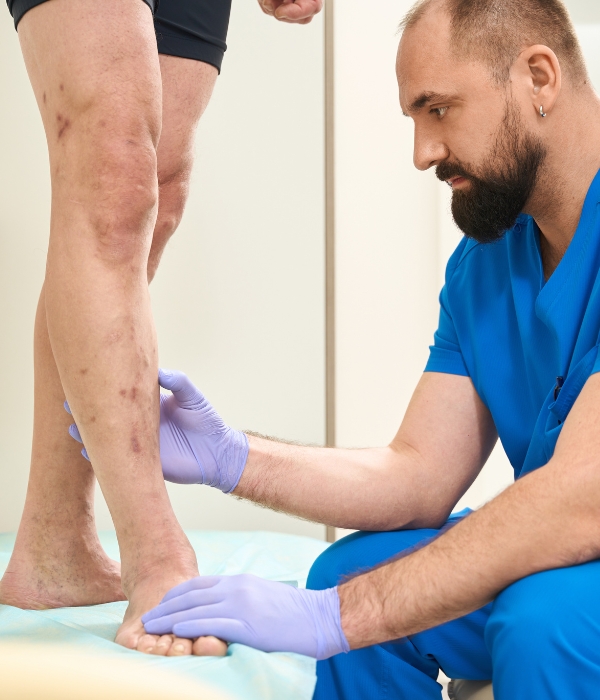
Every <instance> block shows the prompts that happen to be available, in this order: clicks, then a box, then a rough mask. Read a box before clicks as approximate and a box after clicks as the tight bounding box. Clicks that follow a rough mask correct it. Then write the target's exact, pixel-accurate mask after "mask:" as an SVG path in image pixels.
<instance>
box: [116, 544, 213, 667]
mask: <svg viewBox="0 0 600 700" xmlns="http://www.w3.org/2000/svg"><path fill="white" fill-rule="evenodd" d="M183 558H184V559H185V557H183ZM197 575H198V570H197V568H196V565H195V562H194V563H192V562H191V561H190V563H189V564H188V563H186V564H184V565H182V564H181V563H180V562H178V561H176V560H171V561H168V562H165V563H164V564H163V565H160V566H155V567H153V570H152V571H148V570H147V571H146V572H145V573H144V575H143V576H141V577H139V578H138V579H137V580H136V581H135V582H134V583H133V584H132V585H128V586H126V589H127V590H129V589H131V592H130V593H129V607H128V608H127V612H126V613H125V619H124V620H123V624H122V625H121V627H120V629H119V631H118V632H117V637H116V639H115V641H116V642H117V644H121V645H122V646H124V647H127V648H128V649H137V650H138V651H141V652H144V653H146V654H155V655H158V656H189V655H190V654H194V655H196V656H225V654H226V653H227V644H225V642H222V641H221V640H220V639H216V638H215V637H201V638H200V639H197V640H195V641H194V642H192V640H189V639H179V638H176V637H174V636H173V635H163V636H162V637H159V636H156V635H151V634H146V632H145V630H144V626H143V624H142V621H141V617H142V615H143V614H144V613H146V612H148V610H150V609H151V608H153V607H154V606H155V605H158V603H160V601H161V600H162V598H163V596H164V595H165V593H166V592H167V591H168V590H170V589H171V588H173V586H176V585H178V584H179V583H182V582H183V581H187V580H188V579H190V578H193V577H194V576H197Z"/></svg>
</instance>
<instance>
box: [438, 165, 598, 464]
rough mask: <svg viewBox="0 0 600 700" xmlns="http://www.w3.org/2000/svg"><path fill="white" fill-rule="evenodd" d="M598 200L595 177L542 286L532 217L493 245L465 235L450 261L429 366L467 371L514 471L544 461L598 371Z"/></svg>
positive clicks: (448, 370) (457, 371)
mask: <svg viewBox="0 0 600 700" xmlns="http://www.w3.org/2000/svg"><path fill="white" fill-rule="evenodd" d="M599 205H600V174H598V175H596V177H595V179H594V181H593V182H592V184H591V186H590V188H589V191H588V193H587V197H586V200H585V203H584V206H583V210H582V213H581V219H580V221H579V226H578V227H577V231H576V232H575V235H574V236H573V239H572V241H571V243H570V245H569V247H568V248H567V251H566V252H565V254H564V256H563V258H562V260H561V261H560V263H559V265H558V267H557V268H556V270H555V271H554V273H553V274H552V275H551V277H550V279H549V280H548V281H547V282H545V280H544V274H543V269H542V261H541V256H540V247H539V235H540V232H539V229H538V227H537V225H536V224H535V221H534V220H533V219H532V218H531V217H530V216H524V215H523V216H520V217H519V219H518V221H517V223H516V225H515V226H514V227H513V228H512V229H511V230H510V231H508V232H507V233H506V235H505V236H504V238H503V239H502V240H500V241H498V242H497V243H489V244H485V245H482V244H478V243H476V242H474V241H472V240H471V241H470V240H467V239H463V241H462V242H461V244H460V245H459V246H458V248H457V250H456V252H455V253H454V255H453V256H452V257H451V258H450V261H449V263H448V267H447V270H446V284H445V286H444V289H443V290H442V293H441V296H440V306H441V310H440V322H439V327H438V330H437V332H436V334H435V344H434V345H433V346H432V348H431V354H430V358H429V362H428V363H427V367H426V371H429V372H443V373H448V374H460V375H464V376H469V377H471V379H472V380H473V384H474V385H475V388H476V389H477V393H478V394H479V396H480V397H481V400H482V401H483V402H484V403H485V405H486V406H487V407H488V408H489V410H490V412H491V414H492V417H493V419H494V423H495V425H496V429H497V430H498V434H499V436H500V440H501V442H502V446H503V447H504V450H505V452H506V454H507V456H508V458H509V460H510V462H511V464H512V466H513V468H514V470H515V477H519V476H521V475H523V474H526V473H527V472H530V471H532V470H533V469H537V468H538V467H541V466H543V465H544V464H546V463H547V462H548V461H549V460H550V458H551V457H552V455H553V453H554V448H555V445H556V441H557V440H558V436H559V434H560V431H561V429H562V425H563V424H564V421H565V418H566V417H567V415H568V413H569V411H570V409H571V407H572V406H573V404H574V402H575V400H576V399H577V397H578V396H579V392H580V391H581V389H582V387H583V385H584V384H585V382H586V380H587V379H588V377H589V376H590V374H591V373H593V372H598V371H600V359H599V358H598V341H599V334H600V206H599ZM557 378H561V380H562V381H564V384H563V386H562V388H561V389H560V393H559V391H558V389H559V385H560V382H558V383H557ZM555 390H556V391H555Z"/></svg>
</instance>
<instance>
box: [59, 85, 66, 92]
mask: <svg viewBox="0 0 600 700" xmlns="http://www.w3.org/2000/svg"><path fill="white" fill-rule="evenodd" d="M60 91H61V92H64V91H65V86H64V85H63V84H62V83H61V84H60Z"/></svg>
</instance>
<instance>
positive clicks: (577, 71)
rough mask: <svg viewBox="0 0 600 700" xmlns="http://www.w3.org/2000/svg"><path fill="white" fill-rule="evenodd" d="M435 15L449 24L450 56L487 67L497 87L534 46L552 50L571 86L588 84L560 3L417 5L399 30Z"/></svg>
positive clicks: (429, 0) (485, 0) (442, 1)
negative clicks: (433, 13)
mask: <svg viewBox="0 0 600 700" xmlns="http://www.w3.org/2000/svg"><path fill="white" fill-rule="evenodd" d="M439 11H442V12H444V13H446V14H447V15H448V17H449V19H450V45H451V49H452V51H453V53H454V54H455V55H456V56H457V57H459V58H461V59H463V60H469V59H475V60H480V61H482V62H484V63H485V64H487V66H488V68H489V69H490V72H491V75H492V76H493V78H494V80H495V81H496V82H497V83H498V84H502V83H505V82H506V81H507V80H508V78H509V74H510V69H511V66H512V65H513V63H514V61H515V60H516V59H517V57H518V56H519V54H520V53H521V51H523V50H524V49H525V48H527V47H529V46H534V45H536V44H542V45H544V46H547V47H548V48H550V49H552V51H554V53H555V54H556V56H557V58H558V60H559V61H560V63H561V66H562V69H563V72H564V73H565V75H566V77H568V78H570V79H571V81H573V82H574V83H585V82H587V81H588V76H587V70H586V67H585V62H584V59H583V55H582V52H581V48H580V46H579V42H578V40H577V36H576V34H575V30H574V28H573V24H572V22H571V19H570V17H569V13H568V12H567V9H566V8H565V6H564V5H563V3H562V2H561V0H419V2H417V3H416V5H414V7H413V8H412V9H411V10H410V11H409V12H408V14H407V15H406V17H405V18H404V20H403V21H402V23H401V25H400V27H401V29H402V30H403V31H408V30H410V29H412V28H413V27H415V26H416V25H417V24H418V23H419V22H420V21H421V20H422V19H423V18H424V17H425V16H426V15H427V14H428V13H430V12H439Z"/></svg>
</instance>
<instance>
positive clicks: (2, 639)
mask: <svg viewBox="0 0 600 700" xmlns="http://www.w3.org/2000/svg"><path fill="white" fill-rule="evenodd" d="M188 536H189V538H190V541H191V543H192V545H193V547H194V549H195V550H196V554H197V556H198V563H199V566H200V571H201V573H202V574H237V573H253V574H256V575H257V576H262V577H264V578H267V579H271V580H276V581H290V580H294V581H298V583H299V584H300V585H302V586H303V585H304V584H305V582H306V576H307V574H308V570H309V568H310V566H311V564H312V563H313V561H314V560H315V559H316V558H317V557H318V556H319V554H321V552H322V551H323V550H324V549H326V548H327V546H328V545H327V543H326V542H322V541H320V540H315V539H311V538H308V537H295V536H292V535H283V534H278V533H273V532H188ZM100 539H101V541H102V544H103V545H104V548H105V549H106V551H107V553H108V554H109V555H110V556H111V557H113V558H114V559H118V547H117V541H116V537H115V535H114V533H101V535H100ZM13 544H14V535H8V534H6V535H0V575H1V574H2V573H3V572H4V569H5V568H6V565H7V564H8V560H9V557H10V553H11V551H12V547H13ZM126 605H127V604H126V603H108V604H106V605H97V606H92V607H85V608H61V609H58V610H40V611H38V610H19V609H18V608H12V607H10V606H6V605H0V646H1V647H2V648H4V649H7V650H8V651H10V654H8V655H7V654H6V653H5V654H3V656H2V658H3V659H4V661H3V662H2V660H1V658H0V696H1V697H2V700H13V697H14V700H22V699H23V700H27V695H10V696H9V695H8V694H7V692H6V687H5V688H4V689H3V686H2V683H8V682H9V681H8V676H7V674H6V673H5V672H4V671H3V670H2V666H4V669H6V668H8V667H10V668H11V669H12V673H13V675H15V674H17V675H20V676H21V677H23V676H24V675H27V678H28V682H29V683H31V682H33V679H35V678H36V677H37V680H38V681H39V682H42V681H43V683H44V684H45V687H49V686H48V684H49V683H50V681H49V680H48V678H50V676H51V675H52V673H51V672H54V675H56V676H61V677H62V678H63V679H64V678H66V677H68V676H69V674H70V673H71V674H73V673H75V672H76V673H77V674H79V677H81V675H82V674H85V675H86V677H88V678H89V679H90V687H91V688H94V687H96V686H97V678H98V677H103V678H104V682H103V686H102V689H103V692H105V693H108V691H109V686H110V688H111V690H110V693H109V695H110V697H111V698H112V700H120V698H118V699H117V696H116V695H115V694H114V692H113V690H112V688H113V686H115V684H117V683H118V682H120V681H119V680H118V679H123V678H125V677H132V678H136V677H137V676H136V674H138V675H139V674H140V673H143V674H144V675H145V676H146V677H145V681H146V683H149V684H151V685H152V686H153V687H154V689H155V690H157V691H158V689H159V688H164V686H163V685H162V684H163V683H166V682H167V680H165V679H161V678H160V677H159V676H160V674H165V673H166V674H168V676H170V679H171V683H173V679H174V678H176V680H178V681H179V682H180V684H181V688H180V689H179V691H178V693H175V692H174V693H173V694H172V697H173V699H174V700H175V698H179V697H181V698H182V699H183V698H187V697H191V696H190V695H189V692H190V690H189V689H190V688H192V689H193V687H194V684H197V685H196V686H195V687H196V691H197V692H196V697H197V698H198V700H201V699H204V698H206V700H209V698H211V699H212V697H213V694H212V693H213V692H216V693H218V694H217V695H214V697H215V698H218V699H221V698H222V699H224V700H238V699H239V700H241V699H242V698H243V699H244V700H283V699H285V700H311V698H312V694H313V690H314V685H315V680H316V677H315V662H314V661H313V660H311V659H308V658H306V657H303V656H299V655H296V654H265V653H263V652H260V651H257V650H255V649H250V648H249V647H245V646H242V645H239V644H232V645H231V646H230V647H229V652H228V654H227V656H226V657H224V658H198V657H185V658H161V657H157V656H147V655H143V654H139V653H138V652H134V651H130V650H128V649H124V648H123V647H120V646H118V645H117V644H115V643H114V642H113V639H114V636H115V633H116V631H117V628H118V626H119V624H120V622H121V620H122V618H123V614H124V612H125V608H126ZM37 644H39V645H42V646H41V647H40V648H37V647H36V645H37ZM15 645H17V646H15ZM25 649H28V650H29V651H28V652H27V654H28V658H24V657H23V654H25ZM73 649H75V652H76V653H75V654H73ZM37 654H39V655H40V656H43V658H44V663H43V664H41V662H38V663H36V658H37V657H36V655H37ZM65 664H66V665H65ZM129 667H131V669H132V670H131V671H130V672H129V670H128V669H129ZM134 667H135V668H134ZM26 669H30V670H31V674H33V675H31V676H29V674H27V671H26ZM69 669H70V671H69ZM44 674H46V675H44ZM48 674H50V675H48ZM147 674H150V677H147ZM152 674H156V677H153V676H152ZM115 677H116V678H117V680H115ZM78 682H79V681H78ZM111 683H112V685H110V684H111ZM186 684H187V685H186ZM11 687H12V686H11ZM171 687H173V686H171ZM186 688H187V690H186ZM206 688H209V689H211V692H210V693H209V692H208V691H206V692H205V690H204V689H206ZM23 691H24V692H25V686H23ZM207 693H208V694H207ZM36 695H37V693H36ZM62 695H63V698H64V700H70V698H71V695H69V694H68V692H67V690H65V689H63V691H62ZM192 695H193V692H192ZM449 695H450V697H451V698H453V700H493V695H492V691H491V685H490V684H489V683H482V682H468V681H461V680H455V681H452V682H451V683H450V688H449ZM46 697H47V698H48V700H54V697H55V696H54V695H50V694H48V695H47V696H43V700H46ZM57 697H60V694H59V695H58V696H57ZM74 697H75V696H74ZM127 697H128V698H129V699H130V700H136V699H135V698H134V696H133V695H131V693H130V692H129V691H128V694H127ZM146 697H147V699H148V700H151V698H150V697H149V696H148V695H146ZM163 697H164V695H163ZM81 698H82V700H88V695H83V694H82V695H81ZM95 698H96V695H94V694H90V695H89V699H90V700H95ZM124 698H125V695H124ZM32 699H33V696H32ZM35 700H38V698H37V697H36V699H35ZM40 700H42V696H40Z"/></svg>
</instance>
